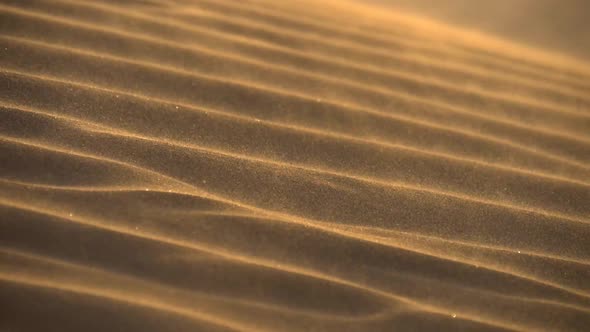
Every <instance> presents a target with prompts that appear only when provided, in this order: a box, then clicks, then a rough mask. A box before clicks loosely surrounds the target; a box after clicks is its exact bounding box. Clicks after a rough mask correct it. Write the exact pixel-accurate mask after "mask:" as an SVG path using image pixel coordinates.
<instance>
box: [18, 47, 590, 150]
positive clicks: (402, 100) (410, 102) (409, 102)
mask: <svg viewBox="0 0 590 332" xmlns="http://www.w3.org/2000/svg"><path fill="white" fill-rule="evenodd" d="M133 38H135V36H134V37H133ZM140 38H143V37H140ZM21 41H23V42H24V40H21ZM29 42H33V41H29ZM158 42H161V41H158ZM45 45H47V44H45ZM177 46H178V45H174V47H177ZM195 51H196V49H195ZM195 55H196V54H195ZM222 56H225V55H222ZM238 61H242V60H241V59H238ZM264 67H265V66H264V65H263V66H262V68H264ZM172 68H174V67H172ZM279 69H281V70H283V69H282V68H279ZM240 70H243V69H239V71H240ZM264 70H267V69H266V68H265V69H264ZM184 71H185V70H184V69H183V72H184ZM226 72H227V70H226ZM227 73H229V72H227ZM255 73H256V74H257V75H260V73H259V72H256V71H255ZM290 73H291V74H295V75H301V73H298V72H293V71H292V70H290ZM222 75H223V74H222ZM272 75H273V76H274V75H275V74H272ZM209 76H211V74H209ZM213 77H218V76H217V75H215V73H213ZM313 77H314V76H311V78H312V79H313ZM285 78H286V77H285ZM270 79H271V81H270V86H272V83H273V82H272V78H270ZM238 80H239V77H238ZM285 82H286V81H285ZM316 83H317V82H316ZM316 83H313V84H316ZM328 83H330V84H331V85H334V84H335V83H336V86H341V83H344V82H338V81H335V82H328ZM246 84H251V83H248V82H247V83H246ZM294 84H295V85H293V84H291V85H290V86H292V89H295V90H298V89H300V88H301V87H302V84H299V83H296V82H295V83H294ZM268 86H269V84H268V83H267V85H266V86H265V89H268ZM290 86H287V87H283V88H282V89H281V90H282V91H283V92H284V91H287V89H289V88H290ZM303 87H305V84H303ZM344 87H345V86H344ZM345 88H346V87H345ZM351 88H352V90H351V91H353V93H354V91H355V90H354V89H356V88H355V87H354V86H352V87H351ZM274 89H276V88H274ZM346 89H350V88H346ZM363 89H365V88H363ZM271 90H272V89H271ZM308 91H313V90H309V89H308ZM308 91H303V94H304V95H306V94H308V93H309V92H308ZM367 92H369V97H370V96H371V95H373V96H377V97H378V98H377V99H376V100H375V101H377V102H378V103H382V102H383V100H384V99H383V97H385V96H379V95H375V92H377V91H372V90H367ZM349 94H350V93H346V90H345V91H344V93H341V94H340V95H341V96H346V95H349ZM364 94H366V93H364ZM389 96H390V97H395V98H394V99H390V100H392V101H393V100H395V101H396V103H397V104H399V105H398V106H396V108H398V109H399V108H405V107H408V106H409V107H410V108H412V107H414V106H419V107H430V108H432V109H439V110H438V112H443V111H444V112H448V111H451V112H458V113H459V114H460V116H463V117H466V120H467V119H470V118H473V117H475V118H477V120H479V121H485V122H487V123H489V124H493V125H496V124H497V125H498V126H500V127H502V126H510V127H512V130H519V131H531V130H532V131H535V132H536V133H538V134H539V135H551V136H560V137H564V138H567V139H573V140H583V141H587V140H585V139H583V138H582V137H579V136H578V137H576V136H571V135H569V134H566V133H563V132H556V131H546V130H542V129H540V128H536V126H535V127H532V126H530V125H528V126H525V125H522V124H521V123H519V122H514V121H507V120H506V119H497V118H496V117H489V116H484V115H482V114H480V113H473V112H470V111H468V110H467V111H466V110H463V109H457V108H452V107H451V108H449V106H445V105H439V104H437V103H434V104H429V103H426V104H424V102H423V101H420V100H415V99H411V98H410V99H407V96H404V95H399V94H395V95H391V94H389ZM310 97H312V100H316V99H317V97H313V96H310ZM359 97H362V96H359ZM357 99H358V98H357ZM361 99H362V98H361ZM369 99H371V97H370V98H369ZM373 99H375V98H373ZM379 100H381V101H379ZM326 101H330V99H326ZM375 101H374V102H375ZM374 102H372V103H374ZM422 104H423V105H422ZM368 106H371V103H369V105H368ZM358 107H361V106H358ZM393 111H395V112H394V113H393V114H395V113H396V112H397V111H398V110H393ZM407 114H409V113H407ZM407 114H406V115H404V116H407ZM431 116H432V115H431ZM580 125H581V126H582V128H584V129H583V130H582V132H584V133H585V132H586V130H585V125H584V124H580Z"/></svg>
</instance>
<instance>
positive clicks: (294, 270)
mask: <svg viewBox="0 0 590 332" xmlns="http://www.w3.org/2000/svg"><path fill="white" fill-rule="evenodd" d="M3 204H9V205H10V206H15V207H19V208H22V209H27V210H29V209H30V207H26V208H25V207H24V206H22V205H20V204H18V203H16V205H15V203H8V202H6V201H5V202H4V203H3ZM33 211H37V212H38V213H50V214H51V215H55V216H57V217H59V218H64V219H66V220H68V219H69V220H73V221H76V222H78V223H83V224H87V225H89V226H93V227H99V228H104V227H106V229H109V230H111V231H115V232H123V233H126V234H130V235H133V236H140V237H145V238H147V239H150V240H155V241H162V242H165V243H169V244H172V245H175V246H181V247H187V248H190V249H195V250H200V251H206V252H209V253H211V254H214V255H221V256H222V257H225V258H229V259H232V260H237V261H244V262H245V263H247V264H256V265H261V266H264V267H268V268H272V269H279V270H284V271H287V272H291V273H297V274H302V275H305V276H308V277H311V278H319V279H324V280H327V281H330V282H335V283H338V284H342V285H345V286H349V287H353V288H359V289H361V290H364V291H367V292H369V293H372V294H375V295H377V296H380V297H384V298H388V299H392V300H397V301H402V302H405V303H408V304H411V305H418V307H419V308H420V309H422V310H427V311H431V310H434V311H433V312H438V313H443V314H445V313H446V312H444V311H443V312H441V311H440V309H439V308H436V307H432V306H430V305H428V304H418V303H414V302H412V301H409V302H408V300H407V299H405V298H403V297H398V296H396V295H393V294H390V293H388V292H384V291H381V290H378V289H373V288H370V287H367V286H363V285H358V284H356V283H354V282H351V281H347V280H343V279H340V278H338V277H332V276H326V275H324V274H322V273H318V272H314V271H309V270H307V269H301V268H298V267H291V266H288V265H286V264H277V263H274V262H267V261H266V260H264V259H262V260H261V259H258V258H253V257H248V256H242V255H239V254H232V253H231V252H226V251H225V250H220V251H218V249H210V247H209V246H206V247H203V246H201V245H197V244H194V243H188V242H186V241H184V240H176V239H170V238H168V237H161V236H157V235H151V234H150V233H149V232H145V231H142V232H137V231H133V230H127V229H125V228H119V227H116V228H113V226H107V225H105V224H102V223H98V224H97V223H95V222H88V221H85V220H81V219H72V218H71V217H67V216H63V215H62V214H60V213H57V214H55V212H51V211H47V210H37V209H34V210H33ZM338 233H340V232H338ZM341 235H344V234H341ZM556 304H558V303H556ZM558 305H559V304H558ZM446 314H448V313H446ZM462 317H463V318H467V319H473V320H475V321H478V322H482V323H489V324H492V325H494V326H499V327H500V326H502V327H510V326H511V325H506V324H504V323H501V322H494V321H490V320H488V319H482V318H481V317H470V315H468V314H465V313H462Z"/></svg>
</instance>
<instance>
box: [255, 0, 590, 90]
mask: <svg viewBox="0 0 590 332" xmlns="http://www.w3.org/2000/svg"><path fill="white" fill-rule="evenodd" d="M249 2H250V3H252V2H254V3H256V2H257V1H251V0H250V1H249ZM300 2H301V1H300ZM303 3H306V2H305V1H303ZM261 5H262V6H263V7H264V8H268V7H272V8H273V9H279V10H278V11H279V12H281V13H282V14H287V16H291V17H293V18H294V19H295V20H297V17H299V16H297V15H292V14H293V13H294V12H299V11H301V8H298V7H297V6H287V7H284V6H283V5H280V4H279V5H278V6H277V3H269V2H268V1H263V4H261ZM329 5H330V6H332V5H337V6H338V5H340V6H338V7H339V8H338V9H339V10H341V13H342V14H344V13H343V12H347V14H349V15H350V14H351V16H350V17H347V18H346V19H348V20H350V19H351V18H352V17H356V16H359V15H360V16H361V17H363V18H364V19H367V18H368V17H370V16H367V17H365V16H366V14H367V13H370V15H372V16H379V15H378V14H380V13H377V10H376V9H374V8H370V9H368V10H366V12H367V13H359V11H356V10H360V12H363V10H364V9H367V7H365V8H363V6H358V5H355V4H353V3H352V2H350V1H347V2H345V3H344V4H338V3H336V2H335V1H329ZM256 6H257V7H260V5H258V4H256ZM347 7H348V8H347ZM312 8H313V7H312ZM351 8H354V10H355V12H354V13H352V12H351V11H350V9H351ZM290 14H291V15H290ZM299 14H301V13H299ZM306 14H307V15H306V16H308V17H312V16H315V19H314V21H315V23H317V22H329V21H334V18H338V15H326V13H325V12H324V11H315V10H314V11H306ZM376 14H377V15H376ZM405 15H406V13H402V15H396V14H395V13H392V12H389V13H387V14H385V15H384V16H389V17H387V20H389V21H390V23H393V24H392V25H393V26H394V27H395V28H393V29H392V28H389V29H383V26H379V27H378V28H376V26H375V25H374V24H370V25H371V26H369V25H365V26H363V27H362V28H357V32H358V31H359V30H360V31H361V32H363V33H367V28H368V30H370V33H372V34H369V37H373V38H375V37H376V36H377V35H378V37H379V38H385V40H388V39H389V40H395V41H397V42H400V43H404V44H407V45H408V46H411V47H415V48H416V49H417V50H419V51H421V52H424V53H425V54H427V55H428V56H429V57H437V55H439V56H442V55H444V54H445V53H448V55H449V56H453V57H455V60H456V61H469V60H473V61H475V60H477V61H476V63H477V65H479V66H481V67H484V68H486V69H490V70H501V71H506V70H510V69H512V70H517V69H518V70H517V71H516V72H517V74H518V75H527V74H538V75H541V76H537V78H542V77H543V76H542V75H546V74H547V71H555V73H554V74H555V75H554V77H555V78H556V79H559V80H561V81H562V82H568V81H569V83H571V80H572V79H573V80H575V81H576V82H577V83H578V84H585V83H586V82H585V77H587V76H589V75H590V69H589V68H588V66H586V65H585V64H582V63H580V62H577V63H567V64H568V65H570V66H569V67H570V68H567V71H568V72H567V73H565V74H564V73H562V72H561V70H564V69H566V68H559V69H560V70H559V71H558V70H556V68H555V66H554V65H559V66H560V67H561V66H563V63H562V62H564V61H563V59H559V60H558V61H556V59H555V58H553V59H552V61H550V62H549V63H551V64H552V65H553V66H552V65H549V66H548V65H547V61H546V60H540V59H536V58H537V57H539V56H541V57H543V56H544V55H545V54H541V53H540V52H542V51H539V50H533V51H532V52H531V50H530V49H529V50H526V51H525V54H526V56H525V57H523V56H522V54H519V55H518V56H515V55H514V53H513V52H511V53H512V54H510V55H509V56H508V57H505V56H506V55H508V52H509V51H514V52H517V53H518V52H522V51H523V49H522V48H518V47H517V48H515V44H512V43H507V42H505V41H499V40H494V39H493V38H491V39H490V38H489V36H484V35H478V36H476V37H479V38H480V39H483V42H482V41H479V40H477V39H476V40H474V39H473V38H471V39H469V38H467V39H468V40H463V38H461V37H463V36H461V35H460V34H457V31H455V30H453V29H450V31H446V30H448V29H445V28H447V27H446V26H443V25H441V24H437V23H435V24H431V23H432V22H427V24H425V25H424V26H421V25H422V24H423V23H424V20H423V19H420V18H418V19H417V20H416V19H415V18H414V17H410V18H406V17H405ZM369 21H370V22H371V23H373V21H374V20H373V18H372V17H371V19H369ZM334 22H336V21H334ZM344 22H345V21H339V22H338V23H337V24H330V26H331V28H332V29H334V28H335V26H338V25H343V24H344ZM401 27H403V28H401ZM416 28H417V29H416ZM437 28H438V29H440V28H442V29H443V30H445V31H444V33H442V34H441V35H439V34H435V35H434V36H432V34H433V32H434V31H435V30H436V29H437ZM407 30H410V32H408V31H407ZM413 30H419V31H413ZM449 32H450V33H449ZM409 33H410V34H411V38H408V34H409ZM457 36H459V37H460V38H458V40H459V41H457V40H453V39H452V38H453V37H455V38H457ZM482 37H483V38H482ZM437 39H441V40H444V41H445V45H444V46H440V45H439V44H437V43H436V41H437ZM498 41H499V43H498ZM485 42H490V44H492V45H494V48H490V47H487V46H486V45H485ZM432 44H434V45H435V46H434V47H433V46H432ZM499 50H501V52H500V51H499ZM437 51H439V52H437ZM441 51H442V52H441ZM478 52H479V54H478ZM443 57H444V56H443ZM474 57H475V59H474ZM533 61H534V62H535V64H532V63H531V62H533ZM565 62H575V61H571V59H567V60H566V61H565ZM580 71H582V73H580ZM585 88H586V89H587V88H588V86H587V85H585Z"/></svg>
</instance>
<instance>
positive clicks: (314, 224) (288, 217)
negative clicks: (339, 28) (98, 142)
mask: <svg viewBox="0 0 590 332" xmlns="http://www.w3.org/2000/svg"><path fill="white" fill-rule="evenodd" d="M15 143H16V142H15ZM18 144H22V142H19V143H18ZM27 144H29V143H27ZM35 146H38V145H35ZM39 147H40V148H43V149H47V147H41V146H39ZM51 149H52V150H54V148H51ZM56 151H59V150H56ZM91 158H97V157H91ZM98 158H99V160H105V161H109V162H111V161H112V160H109V159H106V158H104V157H98ZM116 163H120V164H121V165H127V164H125V163H121V162H116ZM133 167H136V166H133ZM139 170H143V168H139ZM149 172H152V171H149ZM191 188H192V186H191ZM204 197H210V198H213V197H216V196H210V195H206V196H204ZM213 199H216V200H219V199H220V198H213ZM221 201H222V202H227V203H229V204H232V205H236V204H237V206H238V207H245V208H247V209H253V210H254V211H257V212H260V211H261V212H263V213H264V214H269V213H270V214H269V215H270V216H273V217H278V218H281V220H285V221H287V222H296V223H303V224H304V225H307V226H311V227H314V228H317V227H319V229H322V230H323V231H327V232H336V233H337V234H340V235H346V236H353V237H356V236H358V235H355V233H349V232H345V233H342V231H338V230H334V229H332V230H331V229H330V228H329V227H325V226H322V224H321V223H320V224H318V223H317V222H315V221H312V222H310V221H308V220H306V219H301V218H298V217H296V216H293V215H286V216H285V215H284V214H282V213H278V212H274V211H267V210H259V209H258V208H253V207H252V206H249V205H243V204H242V203H236V202H235V201H227V200H225V199H221ZM284 218H286V219H284ZM361 239H362V238H361ZM370 239H371V238H365V240H369V241H375V240H370ZM376 243H381V242H376Z"/></svg>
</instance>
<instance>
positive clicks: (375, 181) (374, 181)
mask: <svg viewBox="0 0 590 332" xmlns="http://www.w3.org/2000/svg"><path fill="white" fill-rule="evenodd" d="M33 112H34V113H36V114H42V115H43V116H47V114H46V113H43V112H39V111H33ZM50 116H52V117H56V118H59V119H61V120H63V119H64V118H65V119H66V121H72V120H74V121H77V122H80V123H85V124H90V125H91V126H88V129H87V131H91V132H96V133H99V132H102V133H104V134H107V135H113V136H118V137H121V138H127V139H137V140H144V141H149V142H152V143H154V144H163V145H170V146H173V147H176V148H181V149H186V150H192V151H197V152H198V153H205V154H214V155H219V156H223V157H228V158H232V159H239V160H245V161H248V162H253V163H262V164H264V165H268V166H270V167H277V168H281V169H293V170H294V171H298V170H301V171H305V172H311V173H320V174H326V175H333V176H337V177H343V178H348V179H353V180H356V181H360V182H365V183H367V184H368V185H373V186H385V187H391V188H395V189H401V190H411V191H418V192H422V193H428V194H432V195H442V196H448V197H452V198H455V199H460V200H466V201H469V202H474V203H478V204H484V205H492V206H498V207H501V208H507V209H514V210H517V211H525V212H529V213H536V214H541V215H545V216H549V217H554V218H558V219H565V220H568V221H575V222H581V223H589V222H590V221H588V220H585V219H583V218H582V219H580V218H577V217H573V216H568V215H563V214H559V213H555V212H552V211H546V210H543V209H536V208H532V209H531V208H528V207H523V206H518V205H512V204H510V203H506V202H501V201H494V200H488V199H485V198H479V197H477V196H475V197H474V196H473V195H467V194H462V193H456V192H446V191H440V190H439V189H437V188H429V187H423V186H416V185H413V184H411V183H403V182H399V183H396V182H390V181H387V180H385V179H379V178H371V177H366V176H362V175H357V174H351V173H342V172H339V171H334V170H331V169H321V168H317V167H310V166H307V165H303V164H297V163H288V162H282V161H276V160H269V159H264V158H260V157H256V156H250V155H246V154H240V153H234V152H229V151H224V150H219V149H214V148H208V147H203V146H198V145H194V144H186V143H181V142H178V141H174V140H169V139H165V140H163V139H158V138H153V137H148V136H144V135H141V134H135V133H129V132H125V131H122V130H120V129H112V128H108V129H107V130H104V129H103V130H101V129H100V127H103V126H102V125H99V126H96V127H97V128H96V129H92V127H94V126H95V123H87V122H86V121H84V120H80V119H71V118H68V117H63V116H55V115H52V114H51V115H50ZM301 130H303V129H301ZM337 138H338V139H348V138H346V137H337ZM0 139H1V140H5V139H7V137H3V136H0ZM480 166H483V165H480ZM530 175H533V176H539V175H538V174H530ZM555 180H557V181H564V180H563V179H555ZM572 184H576V185H580V186H583V187H585V188H587V189H588V188H590V187H589V185H588V184H587V183H577V182H573V183H572ZM588 190H589V191H590V189H588Z"/></svg>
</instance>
